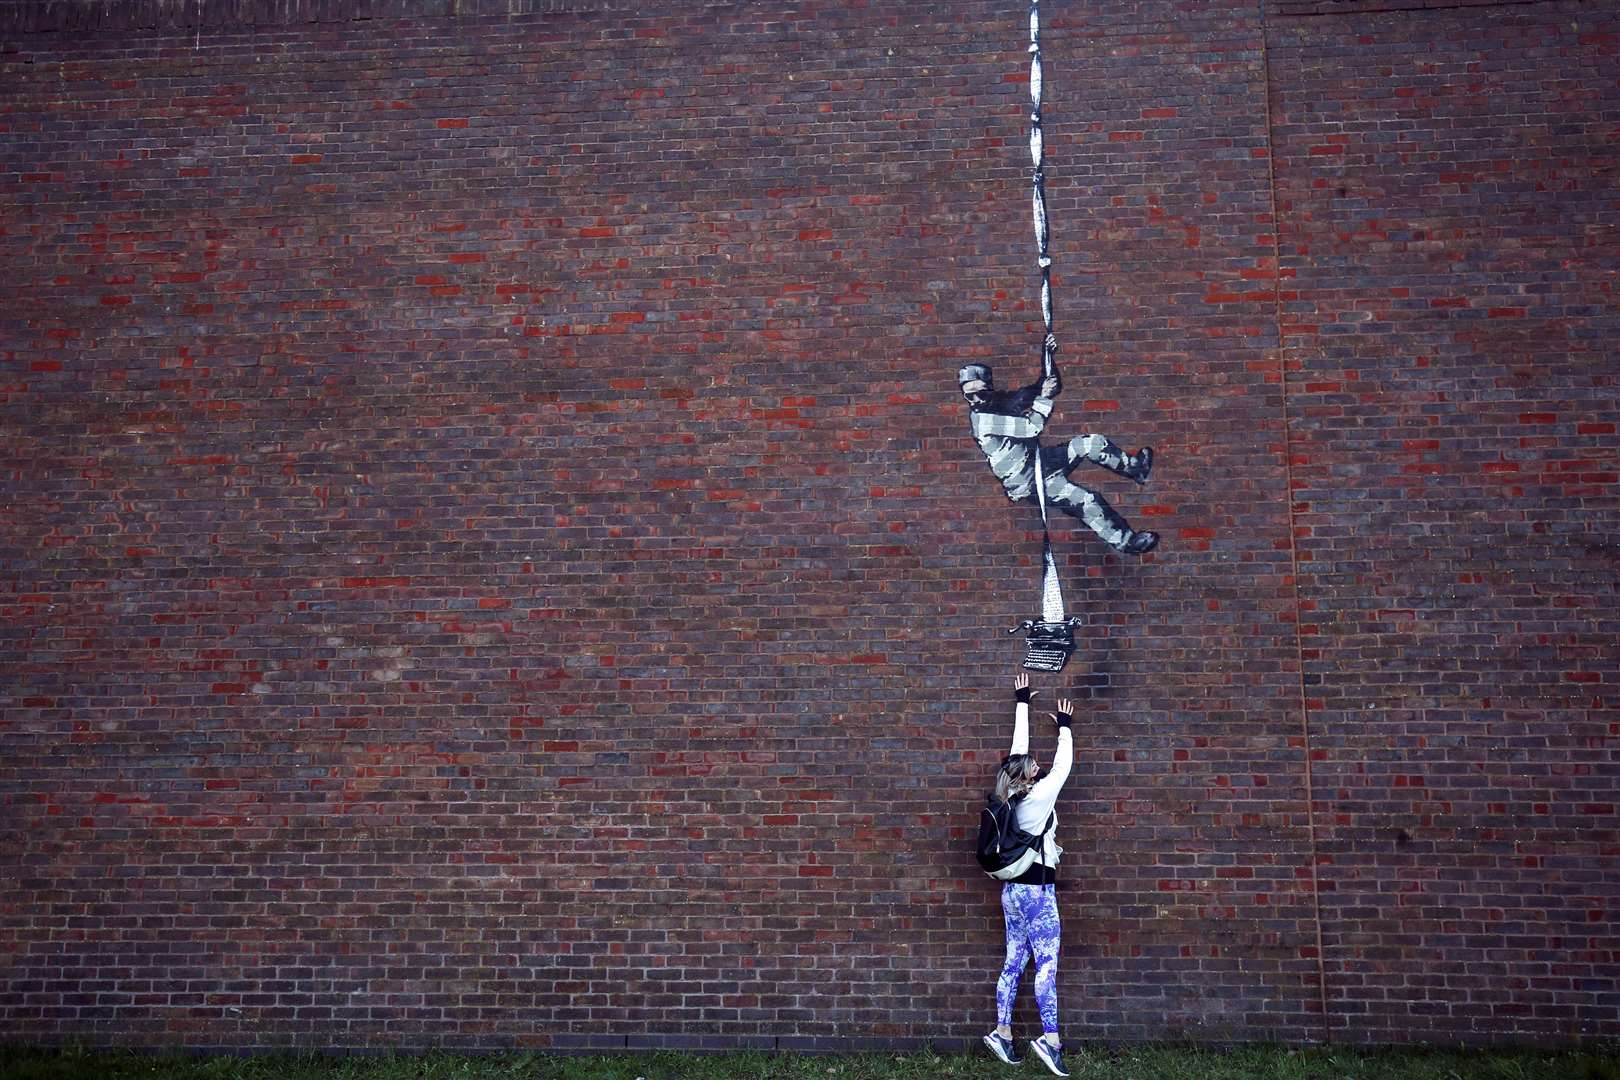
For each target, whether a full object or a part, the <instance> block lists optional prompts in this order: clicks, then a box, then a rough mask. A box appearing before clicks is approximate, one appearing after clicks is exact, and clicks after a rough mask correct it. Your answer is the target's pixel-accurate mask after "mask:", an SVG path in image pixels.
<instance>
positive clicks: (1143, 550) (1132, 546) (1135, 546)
mask: <svg viewBox="0 0 1620 1080" xmlns="http://www.w3.org/2000/svg"><path fill="white" fill-rule="evenodd" d="M1158 546H1159V534H1158V533H1156V532H1148V531H1147V530H1146V529H1144V530H1142V531H1141V532H1133V533H1131V538H1130V539H1129V540H1127V541H1125V543H1124V544H1122V545H1121V546H1120V547H1119V552H1120V554H1122V555H1146V554H1147V553H1148V552H1150V551H1152V550H1153V549H1154V548H1156V547H1158Z"/></svg>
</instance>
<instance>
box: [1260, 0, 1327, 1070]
mask: <svg viewBox="0 0 1620 1080" xmlns="http://www.w3.org/2000/svg"><path fill="white" fill-rule="evenodd" d="M1257 7H1258V10H1259V16H1260V72H1261V78H1262V79H1264V80H1265V101H1266V194H1267V197H1268V198H1269V199H1270V201H1271V305H1272V310H1271V315H1272V323H1273V325H1274V326H1275V327H1276V329H1277V389H1278V392H1279V393H1280V394H1281V395H1282V425H1283V484H1284V489H1285V496H1286V498H1287V500H1288V560H1289V576H1290V578H1291V580H1292V582H1293V593H1294V664H1295V670H1296V674H1297V675H1298V677H1299V732H1300V740H1301V742H1302V743H1303V744H1304V751H1305V753H1304V757H1305V831H1306V836H1307V842H1308V844H1309V847H1310V858H1309V863H1310V873H1311V921H1312V922H1313V923H1315V925H1316V989H1317V994H1318V995H1319V1000H1320V1007H1321V1010H1322V1041H1323V1043H1332V1042H1333V1024H1332V1017H1331V1016H1330V1015H1329V1013H1328V992H1327V956H1326V954H1325V953H1324V952H1323V950H1322V889H1321V881H1320V880H1319V879H1318V877H1317V870H1316V866H1317V863H1316V789H1315V784H1314V783H1313V779H1314V778H1313V776H1312V771H1311V716H1310V707H1309V704H1308V703H1307V700H1306V697H1305V635H1304V632H1303V631H1302V630H1301V629H1300V621H1301V620H1300V615H1301V609H1300V600H1299V541H1298V539H1297V536H1296V533H1295V522H1294V432H1293V424H1292V423H1291V422H1290V419H1289V414H1288V358H1287V349H1286V348H1285V347H1284V345H1283V321H1282V227H1281V221H1280V219H1279V217H1278V214H1277V154H1276V150H1277V139H1276V123H1275V117H1274V114H1273V111H1272V106H1271V97H1272V94H1271V40H1270V37H1271V22H1270V19H1269V18H1268V17H1267V14H1268V13H1267V10H1266V8H1267V0H1259V3H1258V5H1257Z"/></svg>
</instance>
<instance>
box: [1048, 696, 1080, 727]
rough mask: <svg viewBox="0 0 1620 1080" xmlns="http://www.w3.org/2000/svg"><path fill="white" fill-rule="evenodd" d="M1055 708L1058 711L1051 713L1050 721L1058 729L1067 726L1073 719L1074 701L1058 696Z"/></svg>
mask: <svg viewBox="0 0 1620 1080" xmlns="http://www.w3.org/2000/svg"><path fill="white" fill-rule="evenodd" d="M1057 708H1058V711H1057V712H1055V713H1052V714H1051V717H1052V723H1054V724H1056V725H1057V726H1058V728H1059V729H1062V728H1066V727H1068V726H1069V724H1070V722H1071V721H1073V719H1074V702H1072V701H1070V700H1069V699H1068V698H1066V697H1060V698H1058V703H1057Z"/></svg>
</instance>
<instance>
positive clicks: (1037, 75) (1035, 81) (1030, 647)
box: [957, 0, 1159, 671]
mask: <svg viewBox="0 0 1620 1080" xmlns="http://www.w3.org/2000/svg"><path fill="white" fill-rule="evenodd" d="M1029 51H1030V54H1031V59H1030V68H1029V87H1030V102H1031V111H1030V117H1029V121H1030V126H1029V155H1030V159H1031V160H1032V161H1033V162H1034V165H1035V172H1034V177H1033V181H1034V213H1035V250H1036V265H1037V266H1038V267H1039V268H1040V271H1041V317H1042V319H1043V320H1044V321H1045V323H1046V338H1045V341H1044V342H1043V344H1042V348H1041V378H1040V380H1039V381H1037V382H1033V383H1031V384H1029V385H1028V386H1025V387H1023V388H1022V389H1019V390H998V389H996V386H995V381H994V376H993V374H992V372H991V370H990V368H989V367H988V366H987V365H985V364H969V365H967V366H966V367H964V368H962V369H961V370H960V371H959V372H957V383H958V385H959V386H961V388H962V395H963V396H964V397H965V398H967V402H968V416H969V419H970V421H971V422H972V426H973V438H974V439H975V440H976V441H977V442H978V444H979V449H980V450H982V451H983V452H984V456H985V459H986V460H987V461H988V462H989V463H990V471H991V472H993V473H995V474H996V478H997V479H998V480H1000V481H1001V484H1002V487H1003V488H1005V489H1006V492H1007V497H1008V498H1009V499H1012V500H1013V501H1015V502H1022V501H1025V500H1028V499H1033V500H1034V501H1035V502H1037V503H1038V504H1039V505H1040V508H1041V525H1042V527H1043V528H1045V527H1046V526H1047V517H1046V506H1047V504H1048V503H1051V504H1052V505H1053V506H1056V507H1057V508H1058V509H1059V510H1062V511H1063V512H1064V513H1066V514H1068V515H1070V516H1071V517H1075V518H1078V519H1079V520H1080V521H1083V522H1084V523H1085V524H1086V525H1087V526H1088V527H1089V528H1090V529H1091V531H1092V532H1094V533H1096V534H1097V535H1098V536H1099V537H1101V538H1102V540H1103V542H1104V543H1106V544H1107V545H1108V546H1109V547H1111V548H1113V549H1114V550H1115V551H1118V552H1120V553H1121V554H1125V555H1141V554H1144V553H1146V552H1149V551H1152V550H1153V548H1154V546H1155V545H1157V544H1158V542H1159V537H1158V534H1157V533H1152V532H1147V531H1145V530H1143V531H1138V530H1135V529H1132V528H1131V525H1130V522H1128V521H1126V520H1125V519H1124V518H1123V517H1121V516H1120V514H1119V513H1118V511H1116V510H1115V509H1114V508H1113V507H1112V506H1109V505H1108V502H1107V501H1106V500H1105V499H1103V498H1102V496H1100V495H1098V494H1097V493H1096V492H1094V491H1092V490H1090V489H1089V488H1085V487H1082V486H1080V485H1079V484H1076V483H1074V482H1073V481H1071V480H1070V479H1069V476H1070V474H1071V473H1072V472H1073V471H1074V470H1075V469H1076V468H1078V467H1079V465H1080V463H1081V462H1089V463H1090V464H1093V465H1098V466H1100V467H1102V468H1104V469H1107V470H1109V471H1111V472H1114V473H1117V474H1119V475H1120V476H1125V477H1129V478H1130V479H1132V480H1135V481H1136V482H1137V483H1138V484H1144V483H1146V482H1147V479H1148V475H1149V473H1151V472H1152V470H1153V450H1152V448H1151V447H1143V448H1142V449H1141V450H1139V451H1137V452H1136V453H1135V454H1127V453H1125V452H1124V451H1123V450H1121V449H1120V448H1119V447H1117V446H1115V445H1114V444H1113V443H1112V442H1111V441H1109V439H1108V438H1107V437H1106V436H1103V435H1097V434H1090V435H1079V436H1076V437H1075V438H1073V439H1070V440H1069V441H1068V442H1067V443H1064V444H1062V445H1058V446H1042V445H1041V441H1040V436H1041V432H1042V431H1043V430H1044V428H1045V427H1046V420H1047V418H1048V417H1049V416H1051V415H1052V407H1053V405H1054V403H1055V401H1056V399H1057V396H1058V394H1059V393H1060V392H1061V391H1062V389H1063V380H1062V378H1061V377H1060V376H1059V375H1058V371H1057V363H1056V354H1057V337H1056V336H1055V335H1054V334H1053V332H1052V257H1051V251H1050V240H1051V234H1050V229H1049V227H1048V223H1047V218H1046V189H1045V181H1046V174H1045V141H1044V138H1043V136H1042V133H1041V74H1042V72H1041V20H1040V0H1032V3H1031V4H1030V9H1029ZM1042 556H1043V558H1042V562H1043V564H1044V575H1045V577H1044V581H1043V584H1042V589H1041V617H1040V618H1039V619H1026V620H1025V621H1024V622H1023V623H1021V624H1020V625H1019V626H1015V627H1013V629H1012V630H1010V631H1009V633H1016V632H1017V631H1018V630H1024V631H1026V632H1027V634H1028V642H1027V649H1026V651H1025V656H1024V666H1025V667H1026V668H1032V669H1034V670H1037V671H1061V670H1062V669H1063V665H1064V664H1065V663H1067V661H1068V658H1069V654H1070V653H1071V652H1073V650H1074V627H1076V626H1078V625H1080V619H1079V618H1077V617H1071V616H1069V615H1067V614H1066V612H1065V610H1064V607H1063V590H1062V588H1061V586H1060V584H1059V582H1058V577H1057V563H1056V561H1055V560H1054V559H1053V558H1052V536H1051V532H1050V530H1049V529H1048V530H1047V531H1046V535H1045V539H1044V540H1043V545H1042Z"/></svg>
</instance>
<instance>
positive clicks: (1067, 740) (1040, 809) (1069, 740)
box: [1008, 701, 1074, 870]
mask: <svg viewBox="0 0 1620 1080" xmlns="http://www.w3.org/2000/svg"><path fill="white" fill-rule="evenodd" d="M1008 753H1012V754H1027V753H1029V706H1028V705H1027V704H1025V703H1024V702H1022V701H1020V702H1019V703H1018V707H1017V708H1016V709H1014V710H1013V740H1012V749H1011V750H1010V751H1008ZM1073 764H1074V736H1073V735H1071V734H1069V729H1068V728H1066V727H1060V728H1058V744H1057V753H1056V754H1055V755H1053V757H1052V768H1051V769H1050V770H1048V771H1047V773H1046V775H1044V776H1042V777H1041V778H1040V779H1039V780H1037V781H1035V786H1034V787H1032V788H1030V789H1029V794H1027V795H1025V796H1024V798H1023V799H1022V800H1021V801H1020V802H1019V803H1018V805H1017V808H1018V827H1019V828H1020V829H1023V830H1024V831H1025V832H1027V833H1032V834H1039V833H1040V832H1041V830H1042V829H1045V828H1046V826H1047V819H1048V818H1049V817H1050V818H1053V820H1052V823H1051V824H1052V828H1051V831H1050V832H1048V833H1047V834H1046V839H1045V843H1044V844H1043V845H1042V851H1041V854H1040V862H1041V865H1043V866H1049V867H1051V868H1052V869H1054V870H1055V869H1057V864H1058V859H1059V857H1060V856H1062V854H1063V849H1062V848H1060V847H1058V842H1057V821H1056V816H1055V815H1054V814H1053V813H1052V808H1053V807H1054V806H1056V805H1057V797H1058V792H1060V791H1062V790H1063V782H1064V781H1065V780H1067V779H1068V778H1069V767H1070V766H1071V765H1073Z"/></svg>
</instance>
